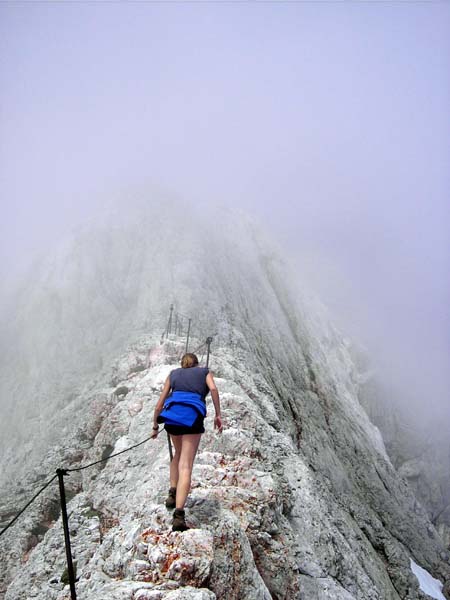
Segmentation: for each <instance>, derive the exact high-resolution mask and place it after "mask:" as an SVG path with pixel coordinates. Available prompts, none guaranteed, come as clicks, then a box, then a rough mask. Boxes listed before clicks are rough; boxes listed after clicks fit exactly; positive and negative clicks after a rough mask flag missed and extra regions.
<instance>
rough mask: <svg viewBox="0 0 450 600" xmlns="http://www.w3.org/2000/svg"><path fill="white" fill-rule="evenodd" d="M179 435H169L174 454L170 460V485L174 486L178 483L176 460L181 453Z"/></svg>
mask: <svg viewBox="0 0 450 600" xmlns="http://www.w3.org/2000/svg"><path fill="white" fill-rule="evenodd" d="M181 438H182V436H181V435H171V436H170V439H171V440H172V444H173V447H174V448H175V454H174V455H173V458H172V460H171V461H170V487H174V488H176V487H177V485H178V461H179V460H180V455H181Z"/></svg>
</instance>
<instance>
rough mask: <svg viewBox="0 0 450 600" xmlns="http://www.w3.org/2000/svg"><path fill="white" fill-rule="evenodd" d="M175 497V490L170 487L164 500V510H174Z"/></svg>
mask: <svg viewBox="0 0 450 600" xmlns="http://www.w3.org/2000/svg"><path fill="white" fill-rule="evenodd" d="M176 496H177V488H174V487H171V488H170V489H169V494H168V496H167V498H166V508H175V506H176V503H175V498H176Z"/></svg>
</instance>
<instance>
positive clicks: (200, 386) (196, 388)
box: [169, 367, 209, 401]
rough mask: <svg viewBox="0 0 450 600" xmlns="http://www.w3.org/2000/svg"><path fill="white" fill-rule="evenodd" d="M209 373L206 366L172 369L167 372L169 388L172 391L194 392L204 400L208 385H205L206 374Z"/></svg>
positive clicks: (207, 392)
mask: <svg viewBox="0 0 450 600" xmlns="http://www.w3.org/2000/svg"><path fill="white" fill-rule="evenodd" d="M208 373H209V369H208V367H187V368H186V369H183V367H180V368H179V369H174V370H173V371H171V372H170V374H169V380H170V388H171V391H172V392H195V393H196V394H200V397H201V399H202V400H203V401H205V398H206V396H207V395H208V394H209V387H208V386H207V385H206V376H207V375H208Z"/></svg>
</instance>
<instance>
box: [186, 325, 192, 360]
mask: <svg viewBox="0 0 450 600" xmlns="http://www.w3.org/2000/svg"><path fill="white" fill-rule="evenodd" d="M191 320H192V319H189V323H188V330H187V338H186V353H187V351H188V346H189V334H190V332H191Z"/></svg>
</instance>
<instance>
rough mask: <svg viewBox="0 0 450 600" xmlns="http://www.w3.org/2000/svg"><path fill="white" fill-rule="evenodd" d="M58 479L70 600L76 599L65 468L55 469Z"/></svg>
mask: <svg viewBox="0 0 450 600" xmlns="http://www.w3.org/2000/svg"><path fill="white" fill-rule="evenodd" d="M56 473H57V475H58V480H59V495H60V498H61V513H62V521H63V528H64V542H65V545H66V558H67V574H68V575H69V584H70V597H71V599H72V600H77V593H76V591H75V573H74V570H73V563H72V551H71V549H70V534H69V521H68V519H67V506H66V492H65V490H64V478H63V477H64V475H67V471H66V470H65V469H56Z"/></svg>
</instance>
